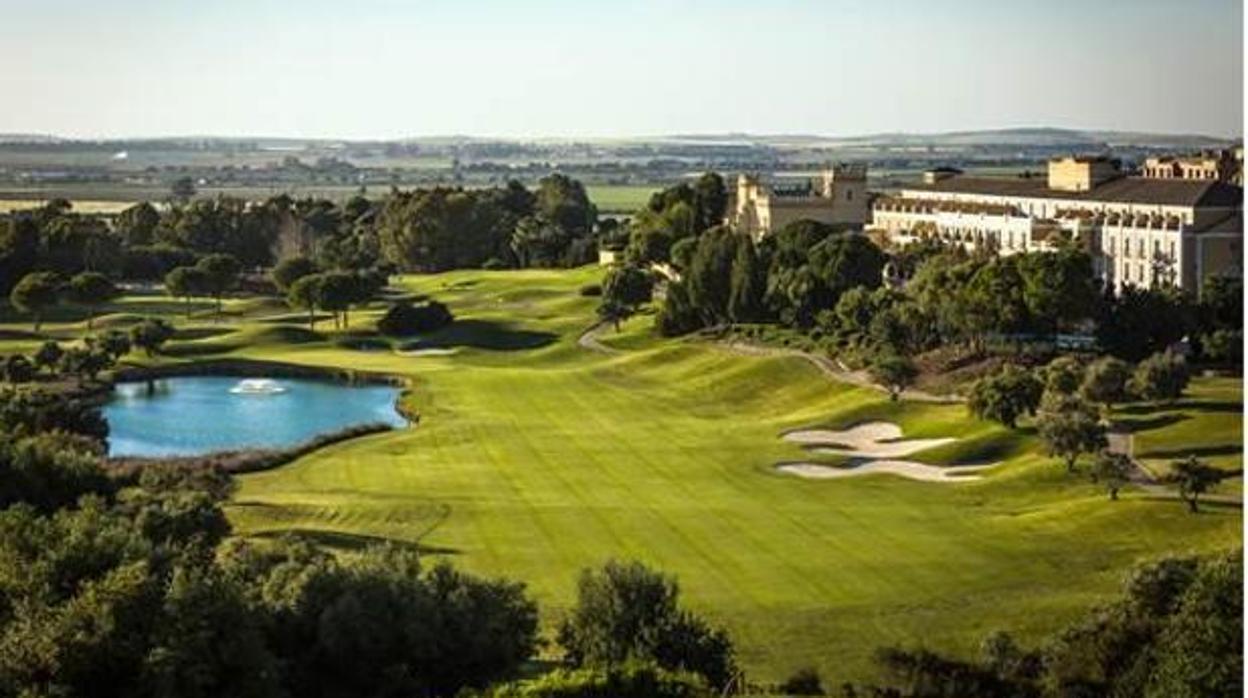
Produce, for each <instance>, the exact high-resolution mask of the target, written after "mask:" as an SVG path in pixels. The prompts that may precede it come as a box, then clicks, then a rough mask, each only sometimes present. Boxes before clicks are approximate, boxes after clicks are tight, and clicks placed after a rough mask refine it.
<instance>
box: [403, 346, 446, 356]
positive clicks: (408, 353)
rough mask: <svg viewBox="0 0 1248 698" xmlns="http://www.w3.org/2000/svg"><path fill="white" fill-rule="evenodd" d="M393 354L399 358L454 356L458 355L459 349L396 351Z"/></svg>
mask: <svg viewBox="0 0 1248 698" xmlns="http://www.w3.org/2000/svg"><path fill="white" fill-rule="evenodd" d="M394 353H396V354H398V355H399V356H454V355H455V354H457V353H459V349H457V348H454V347H451V348H449V349H443V348H429V349H396V350H395V352H394Z"/></svg>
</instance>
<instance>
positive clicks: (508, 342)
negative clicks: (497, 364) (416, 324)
mask: <svg viewBox="0 0 1248 698" xmlns="http://www.w3.org/2000/svg"><path fill="white" fill-rule="evenodd" d="M557 339H559V335H557V334H554V333H552V332H537V331H534V330H519V329H515V328H513V327H511V326H510V325H509V324H507V323H503V322H494V321H491V320H477V319H467V320H456V321H455V322H453V323H451V324H450V326H449V327H446V328H443V329H441V330H438V331H437V332H434V333H432V334H429V335H427V336H424V337H420V338H417V339H413V340H411V341H409V342H407V343H406V344H405V345H404V346H403V349H404V350H408V351H410V350H413V349H450V348H453V347H472V348H475V349H491V350H494V351H520V350H524V349H538V348H541V347H544V346H548V345H550V344H552V343H554V342H555V340H557Z"/></svg>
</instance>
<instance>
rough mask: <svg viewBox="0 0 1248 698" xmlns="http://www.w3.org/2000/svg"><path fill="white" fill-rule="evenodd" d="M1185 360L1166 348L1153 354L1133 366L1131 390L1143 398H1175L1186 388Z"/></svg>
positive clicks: (1171, 399) (1169, 399) (1168, 399)
mask: <svg viewBox="0 0 1248 698" xmlns="http://www.w3.org/2000/svg"><path fill="white" fill-rule="evenodd" d="M1189 379H1190V375H1189V374H1188V370H1187V361H1185V360H1184V359H1183V357H1182V356H1179V355H1178V354H1175V353H1174V352H1172V351H1170V350H1169V349H1167V350H1166V351H1165V352H1163V353H1160V354H1153V355H1152V356H1150V357H1148V358H1147V359H1144V360H1143V361H1141V362H1140V363H1139V365H1138V366H1136V367H1135V375H1134V376H1132V378H1131V392H1132V393H1134V394H1136V395H1138V396H1139V397H1141V398H1143V399H1145V400H1164V401H1173V400H1177V399H1178V398H1179V397H1181V396H1182V395H1183V391H1184V390H1186V389H1187V382H1188V380H1189Z"/></svg>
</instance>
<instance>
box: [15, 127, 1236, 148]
mask: <svg viewBox="0 0 1248 698" xmlns="http://www.w3.org/2000/svg"><path fill="white" fill-rule="evenodd" d="M72 142H82V143H93V144H103V143H112V144H125V143H131V142H148V143H161V142H164V143H179V144H183V145H185V144H191V143H193V144H196V145H198V146H200V147H203V146H207V145H211V144H214V143H220V144H231V143H234V144H237V143H250V144H254V145H258V146H260V147H268V148H280V149H294V148H298V147H301V146H302V147H329V146H333V145H346V144H350V143H372V144H380V143H399V144H420V145H426V146H443V147H445V146H453V145H468V144H480V143H514V144H542V143H547V144H552V143H598V144H616V145H619V144H634V145H641V144H649V145H660V146H661V145H674V144H682V145H700V146H725V145H736V146H769V147H775V148H818V147H823V148H837V147H857V148H921V147H937V148H967V147H974V146H992V147H1001V146H1019V147H1026V148H1060V147H1064V146H1069V147H1072V148H1078V149H1082V150H1086V149H1089V148H1095V147H1098V146H1112V147H1137V148H1172V149H1176V150H1196V149H1200V148H1216V147H1220V146H1226V145H1229V144H1231V143H1234V142H1236V140H1235V139H1228V138H1218V137H1214V136H1205V135H1200V134H1173V133H1147V132H1136V131H1109V130H1081V129H1066V128H1049V127H1033V128H1006V129H990V130H981V131H948V132H943V133H874V134H863V135H856V136H826V135H819V134H802V133H794V134H765V135H763V134H750V133H686V134H671V135H662V136H634V137H616V138H559V137H541V136H534V137H531V138H483V137H477V136H468V135H441V136H419V137H411V138H396V139H389V140H383V139H369V140H361V141H350V140H345V139H336V138H333V139H331V138H283V137H265V136H255V137H215V136H201V135H188V136H182V137H160V138H129V139H126V138H118V139H70V138H62V137H59V136H55V135H49V134H24V133H14V134H3V133H0V143H72Z"/></svg>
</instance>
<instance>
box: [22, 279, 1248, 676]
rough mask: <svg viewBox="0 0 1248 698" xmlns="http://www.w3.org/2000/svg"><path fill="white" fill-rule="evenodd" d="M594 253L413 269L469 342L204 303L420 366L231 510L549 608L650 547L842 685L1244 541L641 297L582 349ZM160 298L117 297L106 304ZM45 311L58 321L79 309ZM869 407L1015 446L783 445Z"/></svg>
mask: <svg viewBox="0 0 1248 698" xmlns="http://www.w3.org/2000/svg"><path fill="white" fill-rule="evenodd" d="M600 274H601V271H600V270H598V269H594V268H585V269H581V270H576V271H573V272H554V271H523V272H479V271H472V272H456V273H450V274H442V275H434V276H424V277H409V278H406V279H404V280H403V283H404V285H406V286H407V287H408V288H410V290H412V291H413V292H418V293H422V294H428V295H431V296H435V297H437V298H439V299H441V300H443V301H445V302H447V303H448V304H449V305H450V306H451V308H452V309H453V310H454V312H455V313H456V315H457V317H458V318H459V319H458V321H457V322H456V325H455V326H453V327H452V328H450V329H448V330H446V331H443V332H441V333H438V334H436V335H434V336H432V337H428V338H425V340H424V341H423V342H422V344H424V345H428V346H441V347H455V348H457V350H458V353H456V354H455V355H453V356H438V357H419V358H417V357H403V356H399V355H398V354H395V353H393V352H390V351H376V350H373V351H355V350H351V349H347V348H344V343H343V342H341V341H340V340H342V339H344V337H342V336H335V335H333V334H327V335H312V334H309V333H307V332H303V331H300V330H298V329H297V328H296V327H295V326H292V325H286V324H282V323H281V322H274V321H266V320H272V318H273V316H280V315H282V314H284V313H286V312H288V311H285V310H283V309H281V308H280V306H278V305H277V304H274V303H269V302H264V301H238V302H234V303H231V304H230V306H229V308H228V310H229V312H230V316H229V319H228V320H227V321H226V322H223V323H220V324H214V323H213V322H212V321H211V318H210V317H209V313H207V311H206V310H203V309H201V310H197V311H196V316H195V317H194V318H193V320H192V321H191V322H190V323H188V324H186V325H185V329H184V333H185V337H186V338H185V339H183V340H180V341H179V342H177V343H175V344H174V345H173V346H172V350H173V351H174V353H176V354H178V355H179V356H180V357H198V356H209V355H220V354H228V355H231V356H240V357H251V358H258V359H273V360H281V361H288V362H297V363H306V364H322V365H335V366H348V367H352V368H356V369H371V370H377V371H387V372H393V373H402V374H405V375H409V376H411V377H413V378H414V380H415V383H416V390H415V392H414V393H413V394H412V396H411V397H410V398H409V399H410V400H412V401H413V403H414V406H415V407H416V408H417V409H418V410H419V411H420V413H421V415H422V419H421V422H420V425H419V426H418V427H415V428H412V429H407V430H403V431H398V432H392V433H388V434H381V435H376V436H370V437H365V438H362V439H358V440H355V441H351V442H347V443H342V444H338V445H335V446H331V447H329V448H326V449H324V450H322V451H319V452H316V453H314V454H312V455H309V456H307V457H304V458H302V459H300V460H298V461H296V462H294V463H292V464H290V465H288V466H286V467H283V468H280V469H278V470H274V471H270V472H266V473H257V474H253V475H248V476H245V477H242V478H240V488H239V490H238V492H237V494H236V496H235V499H234V502H233V504H232V506H231V507H230V510H229V511H230V516H231V520H232V521H233V522H234V525H235V526H236V528H237V530H238V532H239V533H240V534H242V535H272V534H276V533H282V532H291V531H294V532H300V533H303V534H305V535H309V536H311V537H313V538H315V539H318V540H325V541H327V542H330V543H332V544H336V545H348V546H349V545H351V544H353V543H355V542H358V541H364V540H371V539H374V538H385V539H394V540H400V541H407V542H411V543H415V544H418V545H420V546H422V547H424V548H425V549H428V550H430V551H431V553H430V554H434V555H446V556H449V557H450V558H451V559H453V560H454V561H455V563H456V564H458V565H462V566H463V567H465V568H467V569H470V570H473V571H477V572H482V573H486V574H491V575H506V576H509V577H513V578H517V579H521V580H524V581H526V582H527V583H528V584H529V586H530V588H531V590H532V592H533V594H534V595H535V596H536V597H537V598H538V599H539V601H540V602H541V603H542V608H543V611H544V614H545V620H546V622H547V623H548V624H551V623H553V622H554V621H556V620H557V619H558V618H559V616H560V614H561V613H562V612H563V611H564V610H565V609H566V607H567V605H568V603H569V601H570V600H571V598H572V592H573V587H574V583H575V578H576V574H577V572H578V570H580V569H581V568H582V567H584V566H587V565H596V564H599V563H601V562H603V561H604V560H606V559H608V558H610V557H627V558H639V559H642V560H646V561H648V562H651V563H653V564H655V565H658V566H660V567H662V568H663V569H665V570H667V571H668V572H670V573H673V574H676V575H678V576H679V578H680V582H681V585H682V587H683V589H684V591H685V594H686V595H687V598H688V601H689V602H690V603H691V604H692V605H693V606H695V607H696V608H697V609H699V610H700V611H703V612H704V613H706V614H707V615H709V616H711V617H712V618H714V619H715V620H716V621H717V622H721V623H723V624H726V625H727V626H728V627H729V628H730V629H731V631H732V634H733V636H734V637H735V638H736V640H737V643H738V647H739V649H740V654H741V658H742V660H743V662H744V664H745V666H746V667H747V669H748V670H749V671H750V672H751V678H752V679H754V680H759V681H769V680H777V679H781V678H783V677H784V676H785V675H787V674H788V673H789V672H791V671H792V670H794V669H795V668H798V667H800V666H803V665H815V666H818V667H819V668H820V669H821V672H822V673H823V675H824V677H825V681H826V682H827V683H829V684H830V685H835V684H838V683H839V682H841V681H843V680H847V679H862V678H866V677H870V676H871V675H872V672H873V667H872V665H871V662H870V656H871V654H872V652H873V651H874V649H875V648H876V647H877V646H879V645H882V644H886V643H906V644H918V643H922V644H924V645H926V646H928V647H931V648H935V649H940V650H944V651H953V652H962V653H969V652H972V651H974V649H975V647H976V646H977V644H978V642H979V640H980V639H981V638H982V637H983V636H984V635H985V634H986V633H988V632H990V631H992V630H996V629H1005V630H1009V631H1012V632H1015V633H1018V634H1019V635H1021V636H1022V637H1023V638H1025V639H1027V640H1035V639H1038V638H1039V637H1040V636H1042V635H1043V634H1045V633H1048V632H1050V631H1053V630H1054V629H1056V628H1058V627H1060V626H1061V625H1062V624H1063V623H1065V622H1067V621H1068V620H1070V619H1071V618H1073V617H1074V616H1076V615H1077V614H1079V613H1081V612H1082V611H1084V610H1085V609H1087V608H1088V607H1089V606H1091V605H1093V604H1095V603H1097V602H1099V601H1102V600H1104V599H1106V598H1108V597H1109V596H1111V595H1112V594H1113V593H1114V592H1115V590H1116V589H1117V588H1118V586H1119V583H1120V580H1121V578H1122V575H1123V573H1124V572H1125V570H1126V569H1127V568H1128V567H1129V566H1130V565H1132V564H1134V563H1136V562H1138V561H1140V560H1143V559H1148V558H1152V557H1156V556H1158V555H1163V554H1166V553H1171V552H1183V553H1190V552H1200V551H1208V550H1214V549H1219V548H1225V547H1229V546H1239V545H1241V544H1242V540H1241V534H1240V527H1241V513H1240V511H1239V509H1236V508H1229V507H1208V508H1207V509H1206V511H1204V512H1202V513H1201V514H1199V515H1189V514H1187V513H1186V511H1185V510H1184V508H1183V507H1182V506H1181V505H1180V504H1178V503H1176V502H1169V501H1157V500H1151V499H1147V498H1145V497H1142V496H1137V495H1136V494H1134V493H1130V492H1128V493H1127V494H1126V495H1125V496H1124V498H1123V500H1122V501H1119V502H1116V503H1111V502H1109V501H1108V500H1107V498H1106V497H1105V495H1104V493H1103V492H1102V491H1101V490H1099V489H1097V488H1096V487H1094V486H1093V485H1091V484H1090V483H1088V482H1087V481H1086V480H1085V479H1083V478H1075V477H1069V476H1066V475H1065V474H1064V473H1063V467H1062V466H1061V465H1060V464H1059V463H1057V462H1056V461H1054V460H1053V459H1049V458H1046V457H1044V456H1043V455H1042V453H1041V451H1040V449H1039V447H1038V446H1037V444H1036V443H1035V441H1034V437H1032V436H1031V435H1029V434H1028V433H1026V432H1021V433H1011V432H1006V431H1004V430H1003V429H1001V428H1000V427H997V426H995V425H991V424H987V423H983V422H979V421H975V420H972V419H970V418H968V417H967V415H966V413H965V410H964V408H962V407H961V406H957V405H932V404H917V403H901V404H893V403H889V402H888V401H887V400H885V399H882V396H881V395H880V394H879V393H876V392H874V391H866V390H861V389H856V388H851V387H847V386H844V385H839V384H834V383H830V382H829V381H828V380H827V379H826V378H825V377H823V376H822V374H820V373H818V372H817V371H816V370H815V369H814V368H813V367H811V366H810V365H809V364H807V363H806V362H804V361H802V360H800V359H795V358H757V357H747V356H739V355H736V354H733V353H729V352H727V351H725V350H723V349H720V348H718V347H715V346H712V345H708V344H703V343H698V342H691V341H670V340H659V339H656V338H654V337H652V336H650V334H649V332H648V330H647V327H648V324H649V322H650V319H649V318H647V317H642V318H638V319H635V320H633V321H631V322H629V323H627V324H626V325H625V328H624V332H622V333H620V334H619V335H616V334H614V333H611V334H609V335H607V336H606V337H604V341H605V343H606V344H607V345H609V346H611V347H613V348H615V349H617V351H618V353H615V354H600V353H595V352H591V351H588V350H586V349H583V348H581V347H579V346H578V345H577V344H576V338H577V336H578V335H579V333H580V332H581V330H583V329H584V328H585V327H586V326H587V325H588V324H589V323H590V322H591V321H592V318H593V299H587V298H581V297H580V296H578V295H577V292H576V290H577V289H578V288H579V287H580V286H581V285H583V284H585V283H588V282H589V281H592V280H595V279H596V278H597V277H598V276H599V275H600ZM140 303H148V304H150V305H147V306H143V305H141V304H140ZM157 303H158V301H157V300H156V299H147V300H146V301H138V300H134V301H131V302H127V303H122V304H119V305H118V306H116V307H115V308H111V309H110V310H114V311H116V312H119V313H122V315H119V316H115V317H113V318H112V320H114V321H118V322H123V323H124V322H125V321H127V319H128V318H132V317H134V316H135V315H136V314H137V313H141V312H142V309H143V308H144V307H147V308H152V309H155V308H156V305H157ZM375 315H376V311H372V312H369V313H366V312H356V313H353V318H352V319H353V325H354V326H353V328H352V329H351V330H349V333H350V335H351V336H353V337H359V336H363V335H365V334H366V333H367V331H368V327H369V325H370V323H371V321H372V319H374V318H375ZM370 316H371V317H370ZM117 318H120V320H117ZM5 319H6V320H12V319H13V318H12V317H11V316H8V317H6V318H5ZM63 319H65V320H68V319H70V318H63ZM109 321H110V318H105V322H109ZM180 322H181V321H180ZM0 329H3V330H7V331H8V332H9V333H10V334H4V335H0V351H8V350H11V349H10V347H12V348H17V347H22V346H30V345H31V344H32V343H33V342H34V341H35V340H34V339H32V338H29V337H26V336H25V335H24V332H23V331H24V330H28V329H29V327H28V326H23V325H14V324H5V325H2V326H0ZM319 329H323V330H327V329H328V323H325V324H324V325H323V326H322V327H321V328H319ZM50 331H51V332H53V333H56V334H59V335H60V336H65V337H68V336H73V335H74V334H76V333H80V332H81V325H67V324H60V325H53V326H51V327H50ZM6 338H7V339H6ZM1241 390H1242V387H1241V384H1240V382H1239V381H1237V380H1236V381H1230V380H1218V381H1210V380H1206V379H1201V380H1198V381H1196V383H1195V384H1194V389H1193V395H1194V396H1204V395H1205V394H1206V393H1209V395H1210V397H1208V398H1207V399H1210V400H1216V401H1221V402H1231V401H1234V402H1237V403H1238V402H1242V399H1241ZM1214 393H1216V396H1214ZM1198 399H1200V400H1204V399H1206V398H1204V397H1198ZM1177 409H1184V406H1183V404H1182V403H1181V404H1180V405H1179V406H1177ZM1219 414H1220V413H1219ZM877 418H882V419H890V420H894V421H897V422H899V423H900V424H902V426H903V427H904V428H905V429H906V431H907V435H908V436H909V435H914V436H957V437H960V438H962V439H963V440H962V441H960V442H959V443H957V444H954V445H952V446H946V447H942V448H940V449H934V450H932V451H930V452H928V453H924V454H920V456H919V460H925V461H928V462H933V463H955V462H977V461H993V462H995V461H1002V462H1003V464H1002V465H1001V466H1000V467H998V468H996V469H994V470H992V471H990V472H989V474H988V476H987V477H986V478H985V479H983V480H980V481H977V482H966V483H959V484H953V485H950V484H933V483H920V482H912V481H908V480H903V479H898V478H894V477H890V476H874V477H868V478H863V479H848V480H836V481H808V480H800V479H797V478H793V477H789V476H783V475H780V474H777V473H776V472H775V470H774V469H773V465H774V464H775V463H776V462H778V461H783V460H791V459H795V458H800V457H803V453H802V451H801V450H800V449H799V448H798V447H796V446H794V445H791V444H786V443H784V442H781V441H780V440H779V439H778V438H777V435H778V434H779V433H780V432H781V431H783V430H785V429H787V428H791V427H795V426H800V425H815V424H826V425H848V424H850V423H853V422H857V421H861V420H864V419H877ZM1180 424H1182V422H1179V421H1176V422H1171V423H1166V424H1162V423H1161V421H1158V422H1156V423H1153V424H1145V425H1141V430H1140V432H1139V434H1138V436H1137V439H1139V441H1137V448H1140V447H1141V446H1140V445H1138V444H1147V443H1148V439H1151V438H1154V437H1156V436H1157V435H1158V434H1155V433H1154V431H1156V432H1159V433H1160V435H1161V437H1162V440H1163V442H1168V443H1173V444H1177V445H1175V446H1172V447H1173V448H1189V447H1199V446H1200V445H1201V444H1202V443H1203V441H1202V440H1201V438H1202V437H1200V432H1199V430H1197V431H1196V432H1193V433H1194V434H1195V436H1194V437H1193V436H1192V434H1189V435H1187V436H1183V437H1182V438H1179V437H1173V436H1168V435H1167V430H1171V429H1175V428H1176V427H1178V426H1179V425H1180ZM1229 433H1230V432H1229V431H1227V432H1226V433H1224V434H1222V435H1221V436H1219V437H1218V440H1217V443H1218V444H1219V445H1221V444H1223V443H1224V437H1227V435H1228V434H1229ZM1189 438H1194V439H1195V440H1194V441H1184V440H1183V439H1189ZM1231 443H1233V444H1234V445H1236V446H1237V447H1238V445H1239V441H1238V435H1237V434H1235V435H1234V438H1233V439H1232V441H1231ZM1168 448H1169V447H1168Z"/></svg>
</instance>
